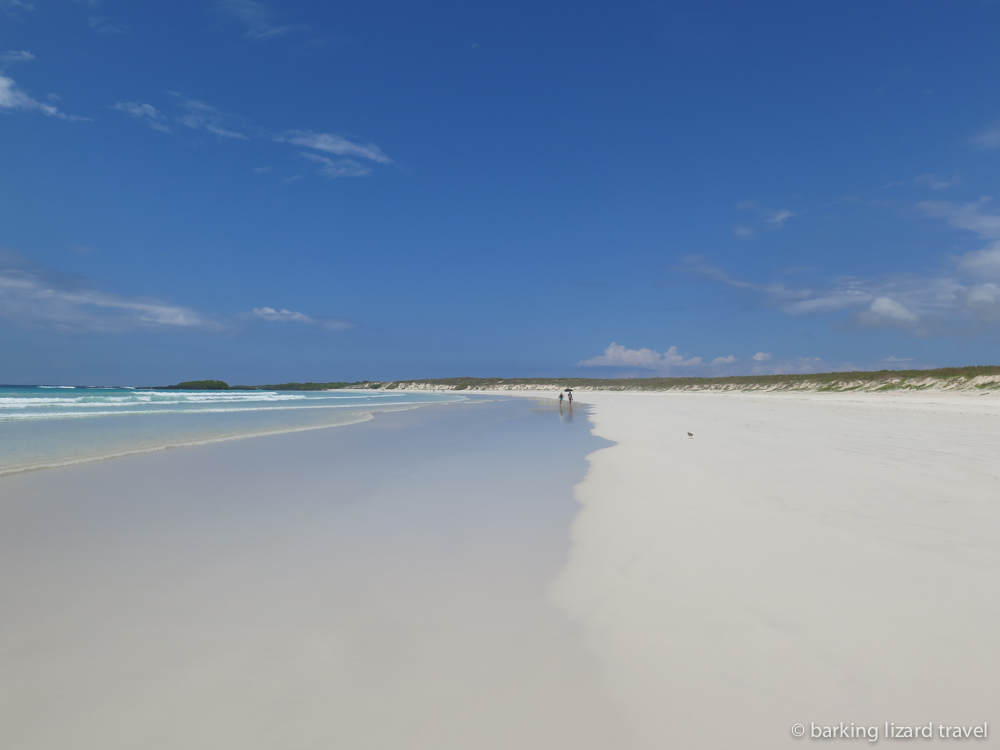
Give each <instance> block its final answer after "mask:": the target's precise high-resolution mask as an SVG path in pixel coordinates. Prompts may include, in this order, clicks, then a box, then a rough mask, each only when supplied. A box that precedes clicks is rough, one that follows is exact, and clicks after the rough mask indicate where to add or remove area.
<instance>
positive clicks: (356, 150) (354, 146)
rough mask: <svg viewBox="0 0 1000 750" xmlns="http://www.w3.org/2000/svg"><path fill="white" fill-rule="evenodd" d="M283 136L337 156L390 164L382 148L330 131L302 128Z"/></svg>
mask: <svg viewBox="0 0 1000 750" xmlns="http://www.w3.org/2000/svg"><path fill="white" fill-rule="evenodd" d="M285 138H286V139H287V140H288V142H289V143H293V144H295V145H296V146H305V147H306V148H312V149H315V150H317V151H325V152H326V153H330V154H336V155H337V156H357V157H359V158H362V159H369V160H370V161H374V162H378V163H379V164H392V159H390V158H389V157H388V156H386V155H385V154H384V153H383V152H382V149H380V148H379V147H378V146H376V145H375V144H374V143H366V144H360V143H352V142H351V141H349V140H347V139H346V138H343V137H342V136H339V135H333V134H332V133H314V132H312V131H304V130H290V131H289V132H288V133H286V134H285Z"/></svg>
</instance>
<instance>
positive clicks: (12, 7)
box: [0, 0, 35, 17]
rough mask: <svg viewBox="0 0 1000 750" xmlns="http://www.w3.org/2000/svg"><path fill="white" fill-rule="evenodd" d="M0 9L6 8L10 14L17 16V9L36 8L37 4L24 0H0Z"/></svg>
mask: <svg viewBox="0 0 1000 750" xmlns="http://www.w3.org/2000/svg"><path fill="white" fill-rule="evenodd" d="M0 9H2V10H4V11H5V12H6V13H7V15H8V16H11V17H16V16H17V11H19V10H34V9H35V6H34V5H32V4H31V3H26V2H24V0H0Z"/></svg>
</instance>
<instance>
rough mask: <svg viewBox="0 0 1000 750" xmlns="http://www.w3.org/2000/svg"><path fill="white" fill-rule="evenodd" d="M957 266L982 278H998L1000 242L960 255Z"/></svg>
mask: <svg viewBox="0 0 1000 750" xmlns="http://www.w3.org/2000/svg"><path fill="white" fill-rule="evenodd" d="M958 268H959V270H961V271H965V272H966V273H969V274H972V275H973V276H978V277H979V278H982V279H1000V242H991V243H990V244H988V245H987V246H986V247H984V248H982V249H980V250H973V251H971V252H968V253H965V254H964V255H962V256H960V257H959V258H958Z"/></svg>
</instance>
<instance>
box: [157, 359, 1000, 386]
mask: <svg viewBox="0 0 1000 750" xmlns="http://www.w3.org/2000/svg"><path fill="white" fill-rule="evenodd" d="M165 388H166V389H169V390H213V391H218V390H233V391H248V390H253V391H260V390H266V391H332V390H342V389H347V388H350V389H368V390H447V391H464V390H473V391H484V390H533V389H538V388H541V389H562V388H577V389H580V390H602V391H677V390H683V391H702V390H710V391H734V390H739V391H776V390H780V391H790V390H800V391H837V392H843V391H893V390H909V391H914V390H929V389H938V390H940V389H945V390H978V391H983V390H1000V366H995V365H979V366H972V367H942V368H939V369H936V370H878V371H855V372H822V373H810V374H797V375H734V376H730V377H721V378H693V377H675V378H672V377H656V378H425V379H416V380H391V381H372V380H359V381H355V382H345V381H334V382H329V383H313V382H308V383H275V384H270V385H233V386H230V385H227V384H226V383H225V382H223V381H222V380H189V381H187V382H184V383H178V384H177V385H171V386H166V387H165Z"/></svg>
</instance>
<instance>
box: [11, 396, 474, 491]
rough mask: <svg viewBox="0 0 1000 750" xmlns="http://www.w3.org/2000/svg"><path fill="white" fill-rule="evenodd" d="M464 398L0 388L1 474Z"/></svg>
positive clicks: (307, 426)
mask: <svg viewBox="0 0 1000 750" xmlns="http://www.w3.org/2000/svg"><path fill="white" fill-rule="evenodd" d="M460 400H463V397H462V396H458V395H452V394H441V393H410V392H405V393H403V392H391V391H377V392H372V391H353V390H352V391H348V390H343V391H309V392H300V391H166V390H159V391H157V390H149V389H134V388H103V387H90V386H2V387H0V474H8V473H13V472H18V471H24V470H28V469H37V468H45V467H52V466H63V465H66V464H73V463H80V462H85V461H93V460H96V459H101V458H108V457H111V456H120V455H125V454H130V453H145V452H148V451H153V450H159V449H162V448H167V447H172V446H181V445H194V444H198V443H207V442H216V441H219V440H229V439H234V438H241V437H249V436H255V435H269V434H275V433H281V432H296V431H299V430H310V429H317V428H322V427H332V426H336V425H343V424H352V423H355V422H361V421H365V420H367V419H370V418H371V415H372V414H373V413H375V412H380V411H392V410H396V409H409V408H416V407H418V406H421V405H425V404H431V403H442V402H452V401H460Z"/></svg>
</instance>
